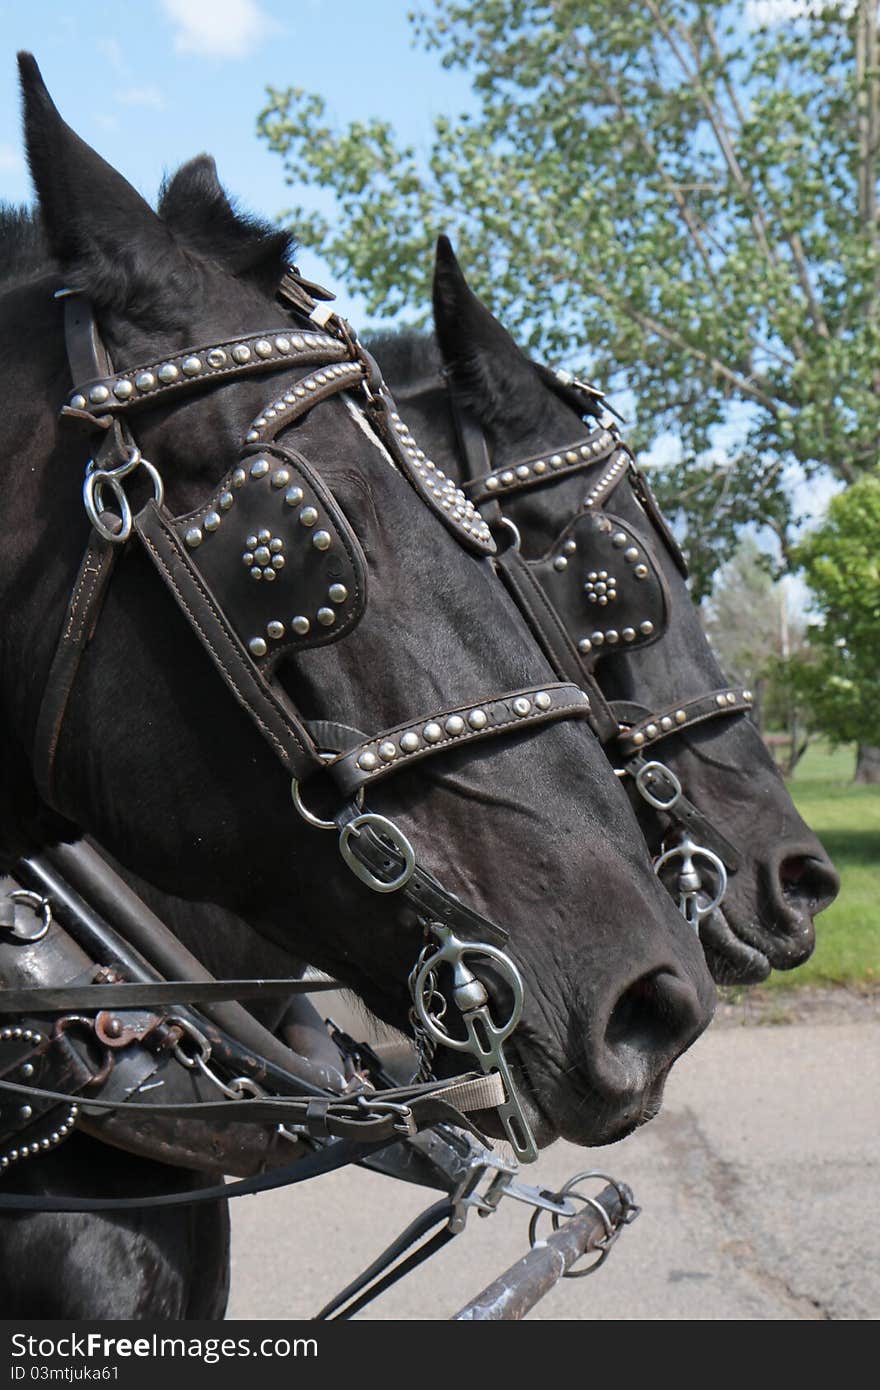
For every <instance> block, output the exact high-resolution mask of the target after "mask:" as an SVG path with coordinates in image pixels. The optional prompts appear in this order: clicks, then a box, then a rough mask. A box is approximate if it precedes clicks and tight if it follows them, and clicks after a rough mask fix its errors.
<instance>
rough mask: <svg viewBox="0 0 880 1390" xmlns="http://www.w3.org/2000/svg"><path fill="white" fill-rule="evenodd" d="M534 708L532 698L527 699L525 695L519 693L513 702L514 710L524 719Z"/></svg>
mask: <svg viewBox="0 0 880 1390" xmlns="http://www.w3.org/2000/svg"><path fill="white" fill-rule="evenodd" d="M531 710H532V702H531V700H527V699H526V698H525V696H524V695H518V696H517V698H516V699H515V700H514V702H513V712H514V714H515V715H516V716H517V717H518V718H519V719H524V718H525V717H526V715H527V714H530V713H531Z"/></svg>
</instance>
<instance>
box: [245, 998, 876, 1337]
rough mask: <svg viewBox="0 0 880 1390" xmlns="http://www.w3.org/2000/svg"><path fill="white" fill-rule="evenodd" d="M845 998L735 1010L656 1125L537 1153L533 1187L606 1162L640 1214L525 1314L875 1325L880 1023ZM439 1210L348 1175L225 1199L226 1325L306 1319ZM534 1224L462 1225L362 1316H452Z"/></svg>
mask: <svg viewBox="0 0 880 1390" xmlns="http://www.w3.org/2000/svg"><path fill="white" fill-rule="evenodd" d="M839 1002H840V1001H839V1000H838V1006H837V1007H835V1008H834V1009H832V1010H829V1011H827V1012H826V1013H825V1014H823V1011H822V1010H820V1009H816V1010H814V1011H813V1013H812V1014H811V1020H812V1021H810V1022H798V1023H794V1024H791V1025H789V1026H755V1025H754V1024H748V1025H745V1026H742V1025H740V1026H737V1023H738V1019H737V1015H736V1011H735V1010H730V1009H728V1011H727V1016H726V1019H724V1020H720V1021H721V1022H722V1024H723V1023H725V1022H726V1025H727V1026H720V1027H719V1026H718V1024H717V1023H716V1024H715V1025H713V1027H712V1029H710V1031H709V1033H708V1034H707V1035H706V1036H705V1037H704V1038H703V1039H701V1040H700V1042H699V1043H698V1044H697V1045H696V1046H695V1047H694V1048H693V1049H692V1050H691V1052H690V1053H689V1054H688V1055H687V1056H686V1057H685V1058H684V1059H683V1060H682V1061H681V1062H679V1064H678V1065H677V1067H676V1068H675V1070H674V1071H673V1074H672V1077H671V1079H670V1082H669V1085H668V1088H667V1100H666V1104H665V1107H664V1109H663V1111H662V1113H661V1115H660V1116H659V1117H658V1119H656V1120H655V1121H654V1122H653V1123H652V1124H650V1125H648V1126H646V1127H645V1128H644V1129H643V1130H640V1131H639V1132H638V1133H637V1134H635V1135H632V1136H631V1137H630V1138H629V1139H626V1140H624V1142H623V1143H621V1144H618V1145H614V1146H613V1147H611V1148H608V1149H593V1150H584V1149H576V1148H574V1147H573V1146H571V1145H568V1144H557V1145H554V1147H553V1148H551V1149H549V1150H548V1151H547V1152H546V1153H544V1154H542V1156H541V1159H540V1161H539V1163H538V1164H537V1165H536V1168H535V1169H533V1170H532V1172H537V1173H538V1174H539V1175H540V1181H542V1182H546V1183H548V1184H551V1185H552V1184H554V1183H558V1182H560V1181H562V1180H564V1179H565V1178H566V1177H568V1176H569V1175H570V1174H571V1173H573V1172H576V1171H578V1170H579V1169H584V1168H590V1167H599V1168H604V1169H605V1170H606V1171H610V1172H611V1173H613V1174H614V1175H615V1176H619V1177H620V1178H622V1179H624V1180H625V1181H627V1182H628V1183H629V1184H630V1185H631V1186H632V1187H633V1189H634V1191H635V1194H636V1198H637V1200H638V1201H639V1202H640V1203H641V1204H642V1207H643V1214H642V1215H641V1217H640V1218H639V1219H638V1221H637V1222H636V1223H635V1225H634V1226H632V1227H631V1228H630V1229H629V1230H628V1231H626V1232H624V1234H623V1236H622V1237H621V1240H620V1242H619V1244H618V1246H617V1249H616V1250H615V1252H614V1255H613V1257H612V1259H611V1260H610V1261H609V1262H608V1264H607V1265H606V1266H605V1268H604V1269H603V1270H602V1271H601V1272H600V1273H599V1275H598V1276H597V1277H595V1278H590V1279H584V1280H577V1281H569V1282H567V1283H564V1284H562V1285H559V1286H558V1287H557V1288H556V1289H555V1290H554V1291H553V1292H552V1293H551V1294H550V1295H549V1296H548V1297H547V1298H546V1299H545V1300H544V1302H543V1303H541V1304H540V1305H539V1306H538V1308H537V1309H536V1310H535V1312H533V1313H532V1314H531V1316H532V1318H536V1319H568V1320H571V1319H582V1320H591V1319H606V1320H607V1319H610V1320H614V1319H719V1320H727V1319H732V1320H744V1319H748V1320H753V1319H771V1320H780V1319H783V1320H797V1319H802V1318H808V1319H827V1318H845V1319H873V1318H876V1317H878V1316H880V1262H878V1260H877V1250H878V1248H880V1203H878V1201H877V1191H878V1170H880V1142H878V1133H880V1124H878V1121H880V1085H878V1081H880V1019H878V1018H877V1017H876V1010H870V1009H869V1010H866V1009H864V1008H862V1007H859V1008H856V1009H855V1011H854V1012H855V1015H856V1017H857V1020H858V1021H856V1022H848V1021H841V1016H842V1017H843V1018H844V1019H846V1016H847V1011H846V1009H845V1008H844V1009H841V1008H840V1007H839ZM872 1015H873V1016H872ZM823 1017H827V1018H829V1019H830V1020H831V1021H819V1022H817V1021H815V1020H816V1019H822V1018H823ZM433 1200H434V1198H433V1196H432V1195H431V1194H430V1193H426V1192H425V1191H424V1190H423V1189H420V1188H409V1187H406V1186H404V1184H402V1183H393V1182H391V1181H390V1180H389V1179H386V1178H382V1177H379V1176H377V1175H375V1174H370V1173H365V1172H360V1171H358V1170H351V1171H349V1172H341V1173H337V1174H333V1175H330V1176H328V1177H326V1178H321V1179H319V1180H317V1181H316V1182H312V1183H309V1184H307V1185H304V1186H303V1187H301V1188H299V1189H297V1188H293V1189H290V1190H289V1191H287V1192H284V1193H278V1194H270V1195H265V1196H261V1197H259V1198H244V1199H242V1200H241V1201H239V1202H237V1203H233V1210H234V1236H233V1280H232V1289H233V1292H232V1300H231V1304H230V1310H229V1316H230V1317H232V1318H236V1317H238V1318H246V1317H254V1318H255V1317H273V1318H304V1317H308V1316H309V1315H310V1314H311V1313H312V1312H314V1310H315V1309H316V1308H317V1307H318V1306H320V1305H321V1303H322V1302H323V1301H324V1300H325V1299H326V1298H328V1297H329V1296H330V1295H331V1294H332V1293H334V1292H335V1291H336V1290H337V1289H338V1288H339V1287H340V1286H341V1285H343V1284H344V1283H345V1282H346V1281H347V1280H348V1279H349V1278H351V1277H352V1275H353V1274H355V1273H356V1272H358V1271H360V1269H361V1268H362V1267H363V1266H364V1265H365V1264H367V1263H368V1262H369V1260H370V1259H372V1258H373V1256H374V1255H375V1254H376V1253H377V1252H378V1251H379V1250H380V1249H381V1248H382V1247H383V1246H384V1245H385V1244H386V1243H387V1241H388V1240H389V1239H390V1238H391V1237H392V1236H393V1235H395V1234H396V1233H397V1232H398V1230H399V1229H400V1228H401V1227H402V1226H403V1225H404V1224H405V1223H406V1222H407V1221H408V1220H409V1219H410V1218H411V1217H412V1216H413V1215H415V1213H416V1212H417V1211H419V1210H420V1209H421V1208H422V1207H424V1206H427V1205H428V1204H429V1202H431V1201H433ZM527 1220H528V1213H527V1212H526V1211H525V1209H524V1208H522V1207H520V1206H519V1205H518V1204H515V1203H512V1202H511V1203H509V1204H508V1206H507V1208H506V1209H502V1210H501V1211H499V1212H498V1213H497V1214H496V1215H495V1216H493V1217H492V1218H491V1219H490V1220H488V1221H479V1220H477V1219H472V1222H471V1223H469V1226H468V1229H467V1230H466V1231H465V1232H464V1234H463V1235H461V1236H460V1237H459V1238H458V1239H457V1240H455V1241H453V1242H452V1244H451V1245H450V1246H448V1247H447V1248H446V1249H445V1250H444V1251H442V1252H441V1253H440V1255H438V1256H437V1257H436V1258H435V1259H433V1260H431V1261H430V1262H429V1263H428V1264H426V1265H424V1266H423V1267H422V1268H421V1269H419V1270H418V1271H416V1273H415V1274H413V1275H412V1276H411V1277H410V1278H409V1279H408V1280H406V1281H405V1282H404V1283H402V1284H400V1285H398V1286H397V1287H396V1288H395V1289H393V1290H391V1291H390V1292H389V1293H388V1294H386V1295H385V1296H384V1297H383V1298H381V1299H380V1300H378V1301H377V1302H376V1303H375V1304H374V1305H372V1307H371V1308H370V1309H368V1310H366V1312H365V1313H363V1314H361V1316H362V1317H372V1318H376V1319H407V1320H420V1319H445V1318H448V1317H449V1316H450V1315H451V1314H452V1313H453V1312H455V1311H456V1309H457V1308H458V1307H459V1306H460V1305H461V1304H462V1303H464V1302H466V1301H467V1299H469V1298H470V1297H471V1296H473V1295H474V1294H475V1293H477V1292H478V1291H479V1290H480V1289H481V1288H482V1287H483V1286H484V1285H486V1284H488V1283H489V1282H490V1281H491V1280H492V1279H493V1278H494V1277H495V1276H496V1275H497V1274H499V1273H500V1272H501V1271H502V1270H503V1269H504V1268H506V1267H507V1266H508V1265H510V1264H512V1263H513V1262H514V1261H515V1260H516V1259H518V1258H519V1256H520V1255H521V1254H523V1253H524V1250H525V1241H526V1225H527Z"/></svg>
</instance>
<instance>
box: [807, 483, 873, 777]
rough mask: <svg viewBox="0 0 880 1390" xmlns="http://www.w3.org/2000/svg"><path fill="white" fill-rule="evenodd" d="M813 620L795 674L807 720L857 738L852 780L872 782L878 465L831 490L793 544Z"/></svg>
mask: <svg viewBox="0 0 880 1390" xmlns="http://www.w3.org/2000/svg"><path fill="white" fill-rule="evenodd" d="M793 558H794V559H795V561H796V562H797V563H798V564H800V565H801V566H802V567H803V570H804V574H805V576H806V579H807V582H808V583H809V585H810V588H811V590H812V592H813V595H814V601H815V609H816V612H817V615H818V618H819V619H820V621H818V622H817V623H815V624H814V625H813V626H811V628H810V630H809V634H808V636H809V640H810V646H811V648H812V658H813V659H812V661H811V662H810V663H809V664H807V665H805V666H803V667H802V668H801V670H800V672H799V673H798V683H799V684H800V686H801V689H802V690H803V691H804V692H805V694H806V695H807V697H808V699H809V701H810V705H811V708H812V717H813V721H814V723H815V724H816V725H817V726H818V727H819V728H821V729H822V731H823V732H824V733H826V734H827V735H828V736H829V737H830V738H831V739H833V740H834V741H835V742H841V743H843V742H850V741H852V742H856V743H858V744H859V758H858V762H857V765H856V781H861V782H880V756H878V748H877V745H880V468H875V469H873V470H872V471H871V472H870V473H868V474H866V475H865V476H864V477H863V478H860V479H859V480H858V482H856V483H853V485H852V487H849V488H847V489H846V491H845V492H842V493H840V494H839V495H838V496H837V497H835V498H834V499H833V500H832V502H831V504H830V506H829V508H828V515H827V518H826V520H825V522H824V523H823V525H822V526H820V527H819V528H818V529H817V530H815V531H814V532H812V534H811V535H810V536H808V537H807V538H806V540H804V541H803V542H802V543H801V544H800V545H799V546H798V547H797V549H796V550H795V552H794V557H793Z"/></svg>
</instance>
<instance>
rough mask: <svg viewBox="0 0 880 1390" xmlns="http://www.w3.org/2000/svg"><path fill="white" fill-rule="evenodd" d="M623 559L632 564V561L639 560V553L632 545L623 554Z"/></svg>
mask: <svg viewBox="0 0 880 1390" xmlns="http://www.w3.org/2000/svg"><path fill="white" fill-rule="evenodd" d="M623 558H624V560H628V561H629V563H630V564H632V563H633V561H634V560H637V559H638V558H639V552H638V550H637V549H636V547H635V546H634V545H631V546H630V547H629V549H628V550H625V551H624V552H623Z"/></svg>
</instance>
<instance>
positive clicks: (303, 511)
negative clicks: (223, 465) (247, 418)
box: [174, 445, 366, 673]
mask: <svg viewBox="0 0 880 1390" xmlns="http://www.w3.org/2000/svg"><path fill="white" fill-rule="evenodd" d="M174 527H175V530H176V531H177V533H178V535H179V536H180V538H181V540H182V541H183V544H184V546H185V547H186V549H187V551H188V553H189V555H190V559H191V562H192V563H193V564H195V565H196V566H197V568H198V570H199V572H200V573H201V575H202V577H203V579H204V581H205V583H206V584H207V586H208V588H209V589H210V590H211V592H212V593H213V594H214V596H215V598H217V599H218V600H219V601H221V602H222V606H223V611H224V613H225V615H226V618H227V619H228V621H229V623H230V624H231V625H232V627H233V628H234V630H235V632H236V634H237V636H238V638H239V640H240V641H241V643H242V645H243V646H244V648H245V649H246V650H247V651H248V652H249V654H250V656H251V658H252V659H253V661H254V662H255V663H256V664H257V666H258V667H259V668H260V670H261V671H263V672H264V673H268V672H269V671H271V670H272V669H273V668H274V667H275V665H276V664H277V663H278V661H280V660H281V658H282V657H284V656H285V655H287V654H288V653H290V652H292V651H297V650H301V649H305V648H309V647H317V646H326V645H327V644H328V643H330V642H335V641H338V639H339V638H340V637H344V636H345V635H346V633H348V632H350V631H351V630H352V628H354V627H355V625H356V624H357V623H358V621H359V620H360V618H361V617H362V616H363V613H364V609H365V607H366V562H365V559H364V555H363V552H362V550H361V547H360V543H359V541H358V539H357V537H356V535H355V533H354V531H353V530H352V528H351V526H350V525H349V523H348V522H347V520H346V519H345V516H344V514H343V513H342V511H341V510H340V508H339V506H338V505H337V503H336V501H335V500H334V498H333V495H332V493H331V492H330V491H329V490H328V489H327V488H326V487H325V486H324V484H323V483H322V482H321V480H320V479H319V478H318V477H317V476H316V474H315V473H314V471H313V470H312V468H311V467H310V466H309V464H308V463H307V462H306V460H305V459H304V458H303V457H302V456H301V455H300V454H297V453H295V452H294V451H293V450H288V449H282V448H280V447H278V446H276V445H270V446H268V447H265V448H263V449H259V450H256V451H249V452H248V453H246V454H245V455H244V457H242V459H241V460H240V462H239V463H238V465H237V466H236V467H235V468H234V469H232V470H231V472H230V473H228V474H227V475H226V477H225V478H224V480H223V482H222V483H221V484H220V487H219V488H218V489H217V491H216V492H215V493H214V494H213V496H212V497H211V498H210V499H209V500H208V501H207V502H206V503H205V505H204V506H202V507H199V508H198V509H197V510H196V511H193V512H190V513H189V514H188V515H186V516H181V517H177V518H176V519H175V521H174Z"/></svg>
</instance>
